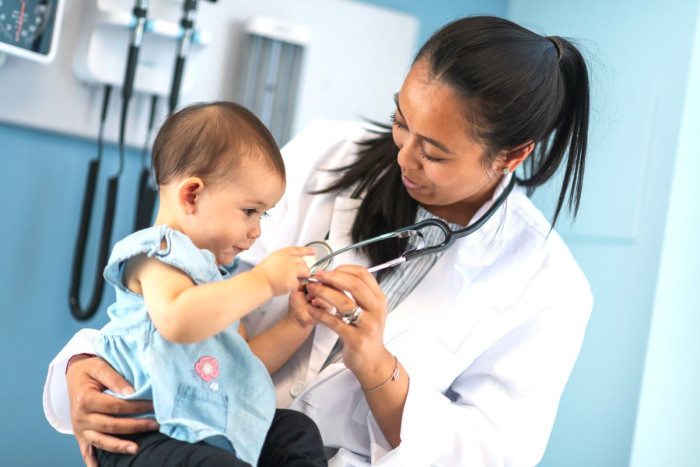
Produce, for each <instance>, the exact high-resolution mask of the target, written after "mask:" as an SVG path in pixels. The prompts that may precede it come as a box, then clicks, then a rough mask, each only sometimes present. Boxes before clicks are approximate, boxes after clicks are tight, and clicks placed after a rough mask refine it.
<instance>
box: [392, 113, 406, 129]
mask: <svg viewBox="0 0 700 467" xmlns="http://www.w3.org/2000/svg"><path fill="white" fill-rule="evenodd" d="M389 119H390V120H391V123H392V125H394V126H395V127H396V128H398V129H400V130H405V129H407V128H408V127H407V126H406V124H404V123H402V122H400V121H398V120H397V119H396V111H394V112H392V113H391V115H389Z"/></svg>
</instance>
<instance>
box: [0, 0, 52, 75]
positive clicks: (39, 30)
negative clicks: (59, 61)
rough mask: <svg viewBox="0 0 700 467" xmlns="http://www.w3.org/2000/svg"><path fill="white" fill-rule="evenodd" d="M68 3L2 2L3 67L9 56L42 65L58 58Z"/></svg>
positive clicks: (0, 44)
mask: <svg viewBox="0 0 700 467" xmlns="http://www.w3.org/2000/svg"><path fill="white" fill-rule="evenodd" d="M64 4H65V0H0V64H1V63H2V62H4V60H5V58H6V57H5V55H14V56H17V57H21V58H24V59H27V60H31V61H34V62H38V63H50V62H51V61H52V60H53V59H54V57H55V56H56V49H57V47H58V36H59V33H60V31H61V18H62V16H63V6H64Z"/></svg>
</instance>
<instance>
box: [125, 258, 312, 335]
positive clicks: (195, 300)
mask: <svg viewBox="0 0 700 467" xmlns="http://www.w3.org/2000/svg"><path fill="white" fill-rule="evenodd" d="M310 254H313V249H310V248H298V247H289V248H284V249H282V250H278V251H275V252H273V253H272V254H270V255H269V256H268V257H267V258H265V259H264V260H263V261H262V262H261V263H260V264H259V265H258V266H256V267H254V268H253V269H251V270H250V271H247V272H244V273H241V274H238V275H236V276H234V277H231V278H229V279H226V280H223V281H219V282H212V283H209V284H202V285H195V284H194V283H193V282H192V280H191V279H190V278H189V277H188V276H187V275H186V274H184V273H183V272H182V271H181V270H179V269H177V268H175V267H173V266H170V265H167V264H164V263H163V262H161V261H159V260H157V259H154V258H147V257H141V258H139V260H137V261H138V263H137V264H136V265H135V267H134V270H133V273H132V276H131V278H130V282H131V281H132V279H133V280H134V281H135V282H136V283H137V285H138V287H134V288H140V289H141V293H142V295H143V297H144V301H145V303H146V308H147V310H148V314H149V316H150V317H151V320H152V321H153V324H154V325H155V327H156V329H158V331H159V332H160V333H161V335H162V336H163V337H164V338H165V339H167V340H169V341H171V342H176V343H181V344H187V343H192V342H199V341H202V340H204V339H207V338H209V337H212V336H214V335H216V334H218V333H220V332H221V331H223V330H224V329H226V328H227V327H228V326H230V325H231V324H232V323H234V322H236V321H238V320H239V319H240V318H242V317H243V316H245V315H246V314H248V313H250V312H251V311H253V310H254V309H256V308H257V307H258V306H260V305H261V304H262V303H264V302H265V301H267V300H269V299H270V298H272V297H273V296H275V295H281V294H283V293H285V292H288V291H289V290H292V289H294V288H295V287H296V286H297V284H298V278H299V277H308V275H309V268H308V267H307V266H306V263H305V262H304V260H303V256H304V255H310Z"/></svg>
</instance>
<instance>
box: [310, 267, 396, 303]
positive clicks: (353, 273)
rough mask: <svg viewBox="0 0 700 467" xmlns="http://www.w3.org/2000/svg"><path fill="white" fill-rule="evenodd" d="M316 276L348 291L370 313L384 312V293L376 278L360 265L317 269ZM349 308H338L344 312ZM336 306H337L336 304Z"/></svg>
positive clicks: (326, 282)
mask: <svg viewBox="0 0 700 467" xmlns="http://www.w3.org/2000/svg"><path fill="white" fill-rule="evenodd" d="M316 276H317V278H318V279H319V280H320V281H321V282H322V283H324V284H328V285H331V286H333V287H335V288H336V289H340V290H343V291H345V292H348V293H350V295H352V297H353V299H354V300H355V301H356V302H357V305H359V306H360V307H362V309H363V310H365V311H369V312H370V313H375V312H379V313H382V314H386V295H384V292H383V291H382V289H381V288H380V287H379V284H378V283H377V280H376V279H375V278H374V276H372V274H371V273H370V272H369V271H367V269H366V268H364V267H362V266H355V265H343V266H339V267H338V268H336V269H334V270H333V271H318V272H317V273H316ZM353 307H354V305H353V306H352V307H349V308H347V307H346V308H338V309H339V310H341V311H343V312H346V311H350V310H351V309H352V308H353ZM336 308H337V306H336Z"/></svg>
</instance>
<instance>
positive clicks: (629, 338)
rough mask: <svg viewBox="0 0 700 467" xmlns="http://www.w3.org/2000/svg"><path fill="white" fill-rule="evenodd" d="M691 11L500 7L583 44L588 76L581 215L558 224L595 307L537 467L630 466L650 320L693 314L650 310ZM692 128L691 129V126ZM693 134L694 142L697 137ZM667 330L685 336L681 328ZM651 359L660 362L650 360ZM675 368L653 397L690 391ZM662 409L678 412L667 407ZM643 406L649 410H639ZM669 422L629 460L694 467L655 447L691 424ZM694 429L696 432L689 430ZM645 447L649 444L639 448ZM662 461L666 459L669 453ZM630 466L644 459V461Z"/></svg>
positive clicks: (693, 6) (539, 2) (693, 21)
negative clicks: (664, 391) (653, 453)
mask: <svg viewBox="0 0 700 467" xmlns="http://www.w3.org/2000/svg"><path fill="white" fill-rule="evenodd" d="M699 3H700V2H698V0H679V1H675V2H672V3H670V2H657V1H652V0H649V1H636V0H634V1H633V0H618V1H615V2H610V1H607V0H589V1H586V2H553V1H551V0H511V1H510V2H509V10H508V17H509V18H510V19H513V20H515V21H517V22H521V23H523V24H525V25H529V26H531V27H534V28H536V29H537V30H540V31H544V32H546V33H548V34H559V35H563V36H569V37H574V38H582V39H583V40H581V45H582V46H583V49H584V50H585V52H586V55H587V56H588V58H589V60H590V65H591V71H592V73H591V74H592V92H593V101H592V114H591V118H592V121H591V124H592V127H591V144H590V147H589V155H588V162H587V172H586V183H585V187H584V196H583V200H582V206H581V211H580V213H579V218H578V220H577V222H576V224H575V225H574V226H572V227H570V226H569V225H567V223H566V222H562V223H561V225H560V226H559V227H558V230H559V231H561V232H562V233H563V236H564V238H565V240H566V241H567V243H568V244H569V246H570V248H571V250H572V252H573V254H574V256H575V257H576V258H577V260H578V261H579V263H580V265H581V267H582V268H583V270H584V272H585V273H586V275H587V276H588V278H589V281H590V283H591V287H592V289H593V293H594V296H595V304H594V308H593V314H592V316H591V320H590V323H589V326H588V329H587V333H586V337H585V340H584V343H583V347H582V350H581V354H580V357H579V359H578V361H577V364H576V367H575V368H574V372H573V374H572V377H571V379H570V381H569V384H568V385H567V388H566V391H565V392H564V395H563V397H562V401H561V405H560V409H559V413H558V416H557V420H556V423H555V426H554V430H553V432H552V436H551V438H550V444H549V446H548V449H547V452H546V454H545V457H544V460H543V462H542V463H541V465H543V466H562V465H566V466H567V467H578V466H581V467H588V466H596V467H607V466H610V467H616V466H623V465H629V463H630V455H631V450H632V446H633V443H634V436H635V432H636V431H637V417H638V406H639V401H640V388H641V386H642V379H643V377H644V371H645V358H646V350H647V343H648V339H649V335H650V330H651V332H652V335H653V334H654V333H653V327H652V326H653V322H652V319H651V317H652V312H653V311H654V312H655V313H658V314H659V315H660V316H668V311H667V310H665V309H664V308H665V307H666V306H671V307H677V306H681V307H690V309H691V310H692V311H689V313H695V314H697V311H698V306H697V303H696V302H694V301H693V300H692V299H693V298H696V297H697V292H695V295H694V296H693V292H685V293H683V291H682V289H680V288H677V287H676V288H670V289H669V290H672V291H673V292H675V293H679V292H680V293H681V295H677V296H676V297H675V300H673V301H668V300H666V301H665V302H664V303H663V304H662V305H659V304H657V305H656V308H657V310H656V311H655V301H656V300H657V293H658V292H657V287H658V282H659V264H660V262H661V256H662V248H663V245H664V241H665V240H664V236H665V235H666V232H665V224H666V219H667V214H668V212H669V202H670V198H669V193H670V191H671V188H672V186H673V184H674V183H675V182H674V165H675V163H676V159H677V158H678V157H679V156H678V154H679V151H686V152H687V151H688V150H691V148H690V145H691V144H692V143H690V144H689V142H688V140H687V139H686V143H685V144H686V147H685V148H683V147H682V146H681V145H680V144H679V135H680V133H681V128H682V127H683V125H690V124H691V123H690V122H687V121H686V120H687V116H684V114H683V111H684V106H685V105H686V99H687V98H688V94H687V90H688V86H689V80H690V75H689V69H690V63H691V58H692V57H693V53H695V54H697V53H698V50H697V47H696V48H695V49H694V50H695V51H694V52H693V37H694V35H695V30H696V29H697V27H698V23H697V18H698V8H699ZM695 60H697V56H696V57H695ZM696 102H697V101H696ZM696 105H697V104H696ZM684 119H686V120H684ZM694 123H695V125H697V120H695V122H694ZM686 131H689V130H686ZM693 134H694V135H697V126H695V128H694V132H693ZM686 138H687V137H686ZM696 138H697V136H695V140H696ZM694 147H695V152H694V154H690V155H688V154H686V157H687V159H688V160H690V158H694V159H697V145H695V146H694ZM694 167H697V164H696V165H695V166H694ZM695 173H696V172H695ZM696 193H697V190H696ZM685 196H691V195H689V194H685ZM550 199H551V195H550ZM688 199H696V198H692V197H691V198H688ZM534 200H535V202H536V203H537V204H539V205H540V206H542V207H544V208H545V210H547V205H548V204H551V203H549V200H548V199H547V190H546V189H545V190H544V191H543V192H538V193H536V194H535V197H534ZM686 208H687V209H688V212H687V213H686V215H691V216H692V215H695V214H696V213H697V208H696V207H693V205H692V203H690V204H688V205H687V206H686ZM690 212H693V214H690ZM696 217H697V216H696ZM678 222H679V225H678V227H676V229H677V230H676V231H677V232H682V231H683V230H682V229H683V227H682V226H683V225H684V224H682V220H679V221H678ZM685 241H689V239H686V240H685ZM691 251H692V250H691ZM694 261H697V256H696V257H695V258H694ZM690 263H692V260H688V263H686V264H685V267H684V268H683V269H681V268H678V269H675V270H673V267H672V266H671V267H670V268H667V271H668V272H667V278H666V283H667V284H674V283H675V281H676V277H677V276H679V277H682V276H683V275H685V274H693V273H694V271H695V276H697V267H695V268H694V269H693V268H692V266H690ZM676 266H681V264H680V263H677V264H676ZM695 284H697V280H696V281H695ZM691 287H692V286H691ZM696 289H697V287H696ZM674 313H675V311H674ZM674 316H678V315H674ZM681 316H682V315H681ZM671 322H672V323H673V325H675V326H678V327H679V329H684V328H683V326H684V323H683V321H681V320H676V321H673V320H672V321H671ZM693 322H695V323H697V320H695V321H692V320H687V319H686V320H685V325H691V324H692V323H693ZM693 333H694V336H695V340H696V341H697V338H698V328H695V330H694V331H691V330H688V332H687V334H693ZM673 339H674V336H671V335H665V336H664V337H662V339H661V340H660V341H659V342H661V344H660V345H662V346H663V345H664V344H663V343H664V342H666V343H668V342H671V341H672V340H673ZM692 348H693V347H692V346H690V347H688V350H690V349H692ZM694 348H697V346H695V347H694ZM681 349H682V346H681V345H680V344H679V345H678V347H677V351H676V352H675V355H677V356H678V357H681V355H679V354H682V352H680V350H681ZM659 356H666V354H665V353H664V352H663V351H662V352H657V358H658V357H659ZM682 358H684V365H683V368H686V371H685V372H684V373H683V374H677V375H674V377H673V378H672V379H671V380H665V381H658V380H656V381H657V383H656V387H655V388H654V389H655V390H656V392H657V393H658V392H659V386H664V385H669V386H670V387H673V386H675V385H676V384H677V385H679V386H685V385H687V384H688V383H691V385H690V387H697V386H698V382H699V381H698V378H700V376H698V373H697V368H698V365H697V357H695V358H694V359H693V357H692V354H691V355H685V356H683V357H682ZM693 362H694V363H695V365H694V366H693ZM660 368H661V370H660ZM691 368H692V369H691ZM656 369H657V370H659V371H657V372H656V373H654V374H653V375H652V376H650V377H649V378H647V379H650V380H654V379H655V378H656V377H658V375H660V374H664V375H668V373H667V372H665V371H662V369H663V366H661V367H659V366H657V367H656ZM679 371H682V370H680V369H679ZM668 393H670V394H671V395H672V397H673V396H676V395H681V394H683V395H684V396H685V399H683V400H685V401H686V402H688V401H689V397H688V394H687V393H686V392H685V391H684V390H680V389H679V390H678V391H676V392H675V393H674V392H673V391H670V390H669V391H668ZM658 399H659V398H658V397H656V398H652V399H651V400H652V401H658ZM665 403H666V404H667V405H666V406H674V408H676V409H678V408H680V407H677V406H675V402H673V401H670V400H668V399H667V400H666V401H665ZM653 405H654V402H651V403H648V404H647V406H649V407H653ZM681 405H682V404H681ZM695 405H696V406H697V404H695ZM686 410H692V409H690V408H688V409H686ZM691 413H697V411H695V412H691ZM676 416H677V412H676V413H675V414H673V415H672V414H671V413H669V412H667V413H666V417H665V418H664V419H663V421H664V424H663V425H656V424H654V423H653V422H647V423H646V424H645V427H644V429H643V430H641V431H640V433H643V434H644V438H643V441H641V440H640V443H639V445H640V447H642V449H641V450H639V452H640V453H642V452H645V450H644V449H643V448H644V447H645V448H646V450H647V451H646V452H648V450H655V451H656V452H657V453H658V456H660V457H651V458H650V459H656V460H658V462H657V463H654V462H653V461H651V463H649V464H644V463H642V464H640V465H674V466H675V465H698V463H697V457H695V460H694V462H692V463H691V462H688V463H677V462H673V461H672V460H671V459H674V458H675V459H678V458H680V457H682V456H683V455H684V454H688V453H687V452H683V451H678V449H679V448H681V449H682V448H683V446H682V444H681V443H678V444H676V445H671V444H670V443H668V442H663V443H662V442H661V440H664V441H666V440H668V439H669V438H673V437H677V436H681V437H682V436H683V435H682V433H678V431H677V427H679V426H690V425H692V423H689V424H685V425H684V424H680V425H678V424H677V423H676V422H675V421H674V419H675V417H676ZM654 420H656V419H654ZM679 421H680V420H679ZM694 426H695V427H696V429H697V423H695V425H694ZM697 434H698V431H697V430H696V431H695V432H694V433H693V434H692V435H690V436H694V439H697ZM644 442H646V443H647V444H646V445H643V443H644ZM648 443H653V444H648ZM667 450H675V451H674V452H673V453H672V454H671V453H669V454H667V453H666V451H667ZM695 452H697V450H696V451H695ZM637 459H638V460H643V459H644V455H640V456H638V457H637Z"/></svg>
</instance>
